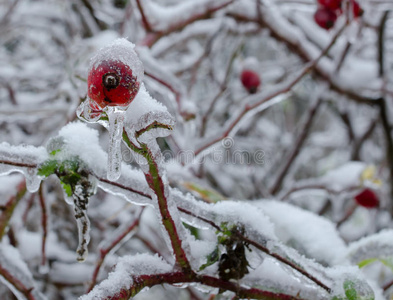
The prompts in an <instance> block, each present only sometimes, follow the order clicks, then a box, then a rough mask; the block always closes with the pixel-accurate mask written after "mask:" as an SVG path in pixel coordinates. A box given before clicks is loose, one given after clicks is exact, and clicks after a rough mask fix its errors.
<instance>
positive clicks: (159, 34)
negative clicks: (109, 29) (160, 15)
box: [141, 0, 234, 47]
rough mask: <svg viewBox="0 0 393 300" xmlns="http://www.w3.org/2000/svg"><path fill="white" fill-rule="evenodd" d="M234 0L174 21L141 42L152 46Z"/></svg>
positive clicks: (232, 0)
mask: <svg viewBox="0 0 393 300" xmlns="http://www.w3.org/2000/svg"><path fill="white" fill-rule="evenodd" d="M233 2H234V0H229V1H227V2H225V3H223V4H219V5H217V6H212V7H210V8H207V9H206V10H205V11H203V12H201V13H197V14H194V15H192V16H191V17H190V18H189V19H187V20H184V21H181V22H177V23H173V24H171V25H170V26H169V28H168V29H167V30H165V31H161V32H154V33H151V34H148V35H147V36H146V38H145V40H144V41H143V42H142V43H141V44H143V45H144V46H147V47H151V46H153V45H154V44H155V43H156V42H157V41H158V40H159V39H161V38H162V37H164V36H167V35H169V34H170V33H172V32H175V31H179V30H182V29H183V28H184V27H186V26H187V25H189V24H192V23H194V22H195V21H198V20H201V19H206V18H208V17H210V16H211V15H212V14H213V13H215V12H217V11H219V10H220V9H223V8H225V7H227V6H228V5H229V4H232V3H233Z"/></svg>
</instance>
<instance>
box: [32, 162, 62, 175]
mask: <svg viewBox="0 0 393 300" xmlns="http://www.w3.org/2000/svg"><path fill="white" fill-rule="evenodd" d="M56 169H57V161H56V160H47V161H45V162H44V163H43V164H42V165H41V166H40V168H39V169H38V173H37V174H38V175H39V176H45V177H48V176H49V175H52V174H53V173H55V172H56Z"/></svg>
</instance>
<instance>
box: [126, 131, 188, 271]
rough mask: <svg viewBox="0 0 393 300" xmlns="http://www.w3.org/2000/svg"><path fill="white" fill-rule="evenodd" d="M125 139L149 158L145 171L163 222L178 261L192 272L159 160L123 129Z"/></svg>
mask: <svg viewBox="0 0 393 300" xmlns="http://www.w3.org/2000/svg"><path fill="white" fill-rule="evenodd" d="M146 130H148V129H146ZM123 140H124V141H125V143H126V144H127V145H128V147H129V148H130V149H131V150H133V151H135V152H136V153H138V154H140V155H142V156H143V157H144V158H145V159H146V160H147V162H148V165H149V171H148V172H146V173H145V177H146V180H147V182H148V184H149V186H150V188H151V189H152V190H153V191H154V193H155V195H156V196H157V201H158V208H159V211H160V214H161V218H162V223H163V225H164V227H165V229H166V231H167V233H168V235H169V239H170V241H171V245H172V249H173V252H174V254H175V258H176V263H177V264H178V265H179V266H180V267H181V268H182V269H183V270H186V271H187V272H190V271H191V266H190V263H189V261H188V259H187V256H186V254H185V252H184V249H183V248H182V241H181V239H180V237H179V234H178V229H177V228H176V225H175V222H174V220H173V217H172V216H171V214H170V212H169V208H168V199H167V193H166V189H167V188H168V187H166V186H165V185H164V182H163V179H162V177H161V174H160V172H159V166H158V162H157V161H156V160H155V158H154V156H153V154H152V152H151V150H150V149H149V148H148V146H147V145H146V144H143V143H141V147H137V146H136V145H134V144H133V143H132V142H131V140H130V139H129V138H128V135H127V132H126V131H125V130H124V131H123ZM168 194H169V193H168Z"/></svg>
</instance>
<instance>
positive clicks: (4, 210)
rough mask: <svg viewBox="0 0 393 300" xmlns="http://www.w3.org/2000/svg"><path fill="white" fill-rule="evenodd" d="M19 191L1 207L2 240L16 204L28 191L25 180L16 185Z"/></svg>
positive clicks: (0, 226) (0, 235)
mask: <svg viewBox="0 0 393 300" xmlns="http://www.w3.org/2000/svg"><path fill="white" fill-rule="evenodd" d="M16 189H17V192H16V195H14V196H12V197H10V199H9V200H8V201H7V203H6V204H5V205H4V206H3V207H1V214H0V240H1V239H2V238H3V236H4V234H5V232H6V228H7V226H8V222H9V221H10V219H11V217H12V213H13V212H14V209H15V207H16V205H17V204H18V202H19V200H20V199H22V197H23V196H24V195H25V193H26V181H25V180H23V181H22V182H20V183H19V184H18V186H17V187H16Z"/></svg>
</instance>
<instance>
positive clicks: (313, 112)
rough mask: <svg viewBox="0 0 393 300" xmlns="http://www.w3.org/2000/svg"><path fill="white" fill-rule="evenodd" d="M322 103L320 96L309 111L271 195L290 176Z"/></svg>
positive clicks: (271, 190)
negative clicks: (289, 173) (289, 172)
mask: <svg viewBox="0 0 393 300" xmlns="http://www.w3.org/2000/svg"><path fill="white" fill-rule="evenodd" d="M321 102H322V98H321V97H320V96H319V95H318V98H317V100H316V101H315V103H314V104H313V105H312V106H311V107H310V109H309V111H308V115H307V119H306V121H305V122H304V124H303V127H302V129H301V130H300V134H299V136H298V137H297V139H296V142H295V145H294V147H293V148H292V150H291V152H290V154H289V157H288V159H287V160H286V161H285V163H284V164H283V165H282V167H281V169H280V170H279V172H278V175H277V178H276V180H275V182H274V184H273V186H272V187H271V189H270V194H272V195H275V194H276V193H277V192H278V190H279V189H280V187H281V184H282V182H283V181H284V178H285V176H286V175H288V171H289V169H290V167H291V166H292V164H293V162H294V161H295V159H296V157H297V156H298V154H299V153H300V150H301V148H302V147H303V145H304V142H305V141H306V139H307V136H308V133H309V132H310V130H311V125H312V123H313V121H314V118H315V116H316V115H317V111H318V108H319V107H320V104H321Z"/></svg>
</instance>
